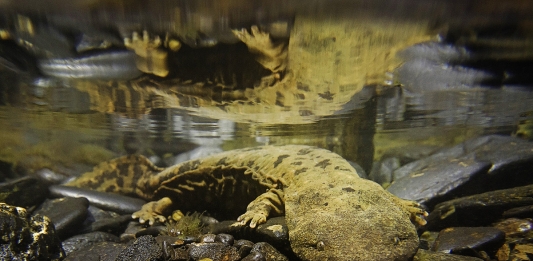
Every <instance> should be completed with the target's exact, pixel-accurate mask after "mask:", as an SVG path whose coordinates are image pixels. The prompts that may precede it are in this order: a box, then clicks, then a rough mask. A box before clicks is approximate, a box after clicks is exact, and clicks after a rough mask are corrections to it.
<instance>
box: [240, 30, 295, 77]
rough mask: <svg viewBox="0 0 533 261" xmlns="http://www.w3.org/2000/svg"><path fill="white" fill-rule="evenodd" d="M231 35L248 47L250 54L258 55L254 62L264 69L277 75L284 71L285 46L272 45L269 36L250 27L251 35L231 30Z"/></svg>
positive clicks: (285, 63) (245, 31) (285, 60)
mask: <svg viewBox="0 0 533 261" xmlns="http://www.w3.org/2000/svg"><path fill="white" fill-rule="evenodd" d="M233 34H234V35H235V36H236V37H237V38H239V39H240V40H241V41H242V42H243V43H245V44H246V46H248V49H249V50H250V52H252V53H256V54H259V56H258V57H257V58H256V60H257V61H258V62H259V63H260V64H261V65H263V67H265V68H266V69H269V70H270V71H272V72H274V73H277V72H281V71H284V70H285V67H286V65H287V50H286V48H285V47H286V46H285V44H277V45H276V44H274V43H273V42H272V39H271V38H270V35H269V34H268V33H266V32H263V31H261V30H259V28H258V27H257V26H255V25H254V26H252V28H251V33H249V32H248V31H247V30H246V29H241V30H233Z"/></svg>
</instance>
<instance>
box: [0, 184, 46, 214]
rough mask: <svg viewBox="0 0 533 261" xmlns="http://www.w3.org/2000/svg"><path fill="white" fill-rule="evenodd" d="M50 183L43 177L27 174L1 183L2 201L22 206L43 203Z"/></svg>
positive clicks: (26, 206)
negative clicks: (42, 178)
mask: <svg viewBox="0 0 533 261" xmlns="http://www.w3.org/2000/svg"><path fill="white" fill-rule="evenodd" d="M48 185H49V184H47V183H46V182H44V181H43V180H41V179H38V178H36V177H30V176H26V177H23V178H20V179H16V180H12V181H9V182H6V183H1V184H0V202H4V203H6V204H8V205H13V206H20V207H25V208H28V207H32V206H36V205H39V204H41V203H42V202H43V201H44V200H45V199H46V196H47V195H48Z"/></svg>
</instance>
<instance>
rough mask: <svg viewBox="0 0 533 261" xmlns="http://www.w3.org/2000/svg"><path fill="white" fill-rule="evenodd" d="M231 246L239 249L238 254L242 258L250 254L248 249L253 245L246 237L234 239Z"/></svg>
mask: <svg viewBox="0 0 533 261" xmlns="http://www.w3.org/2000/svg"><path fill="white" fill-rule="evenodd" d="M233 246H234V247H236V248H237V250H238V251H239V256H240V257H241V258H243V257H245V256H247V255H249V254H250V251H251V250H252V248H253V247H254V243H253V242H252V241H249V240H246V239H239V240H237V241H235V243H234V244H233Z"/></svg>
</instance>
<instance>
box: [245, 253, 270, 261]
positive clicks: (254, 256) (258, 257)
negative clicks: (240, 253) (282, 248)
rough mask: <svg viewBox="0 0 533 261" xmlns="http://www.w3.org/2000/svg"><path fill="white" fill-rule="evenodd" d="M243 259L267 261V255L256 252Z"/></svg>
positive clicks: (247, 260) (246, 260)
mask: <svg viewBox="0 0 533 261" xmlns="http://www.w3.org/2000/svg"><path fill="white" fill-rule="evenodd" d="M242 261H266V257H265V256H263V254H261V253H258V252H254V253H250V254H249V255H247V256H246V257H245V258H243V259H242Z"/></svg>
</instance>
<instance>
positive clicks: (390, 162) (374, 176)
mask: <svg viewBox="0 0 533 261" xmlns="http://www.w3.org/2000/svg"><path fill="white" fill-rule="evenodd" d="M399 167H400V160H399V159H398V158H385V159H383V160H381V161H378V162H374V164H373V165H372V170H371V171H370V175H369V176H368V177H369V179H370V180H373V181H374V182H376V183H378V184H382V185H383V184H389V183H391V182H392V173H393V172H394V170H396V169H397V168H399Z"/></svg>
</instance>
